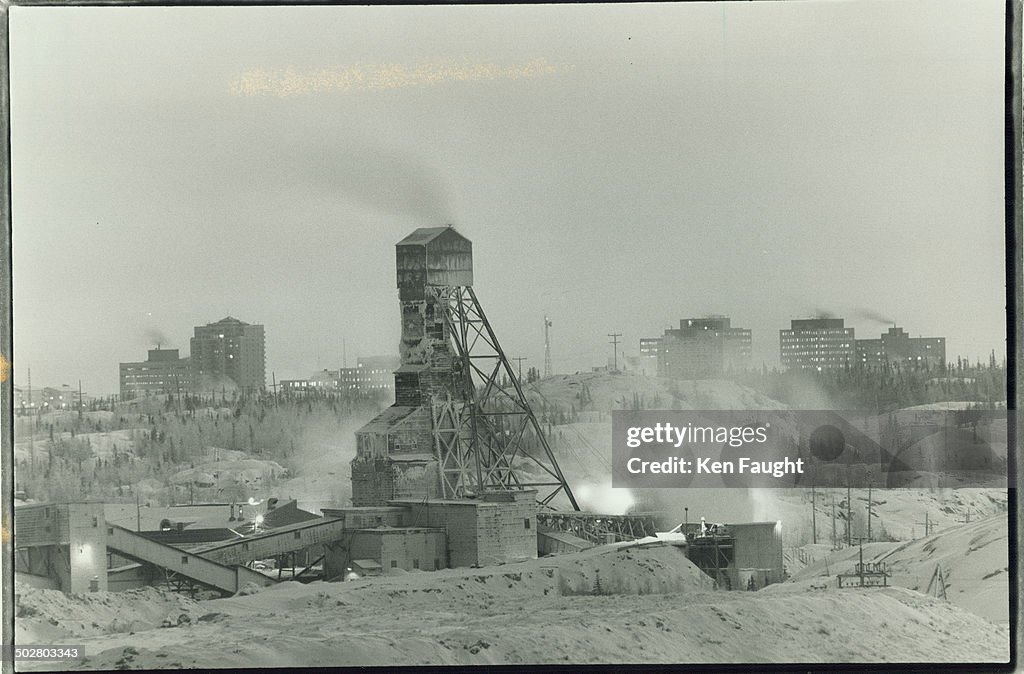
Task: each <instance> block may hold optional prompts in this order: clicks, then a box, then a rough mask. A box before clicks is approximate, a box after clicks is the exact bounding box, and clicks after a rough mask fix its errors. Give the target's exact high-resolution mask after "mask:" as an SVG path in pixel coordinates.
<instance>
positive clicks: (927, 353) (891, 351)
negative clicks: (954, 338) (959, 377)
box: [856, 325, 946, 370]
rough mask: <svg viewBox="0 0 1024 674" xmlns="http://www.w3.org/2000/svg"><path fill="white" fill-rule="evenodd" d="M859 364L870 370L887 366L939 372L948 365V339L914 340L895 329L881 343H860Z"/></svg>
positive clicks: (877, 340)
mask: <svg viewBox="0 0 1024 674" xmlns="http://www.w3.org/2000/svg"><path fill="white" fill-rule="evenodd" d="M856 344H857V362H858V363H860V364H861V365H864V366H867V367H880V366H882V365H883V364H885V363H890V364H895V363H900V364H903V365H910V366H912V367H915V368H917V367H923V368H926V369H929V370H931V369H935V368H938V367H942V366H943V365H945V363H946V338H945V337H911V336H910V335H908V334H907V333H906V332H904V331H903V328H898V327H896V326H895V325H894V326H893V327H891V328H889V330H888V331H887V332H885V333H884V334H882V336H881V337H880V338H879V339H858V340H856Z"/></svg>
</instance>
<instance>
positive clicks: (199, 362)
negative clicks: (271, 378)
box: [190, 316, 266, 392]
mask: <svg viewBox="0 0 1024 674" xmlns="http://www.w3.org/2000/svg"><path fill="white" fill-rule="evenodd" d="M190 346H191V356H192V367H193V371H194V372H195V375H196V377H197V378H202V377H204V376H207V377H218V376H222V377H228V378H230V379H231V380H232V381H234V382H235V384H236V385H237V386H238V388H239V389H241V390H242V391H245V392H256V391H260V390H262V389H263V387H264V386H265V385H266V354H265V349H264V334H263V326H262V325H251V324H249V323H246V322H244V321H240V320H238V319H237V318H233V317H231V316H227V317H225V318H222V319H221V320H219V321H217V322H215V323H208V324H206V325H200V326H196V327H195V330H194V336H193V337H192V340H191V342H190Z"/></svg>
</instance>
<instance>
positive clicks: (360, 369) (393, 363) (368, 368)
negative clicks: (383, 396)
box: [338, 356, 401, 393]
mask: <svg viewBox="0 0 1024 674" xmlns="http://www.w3.org/2000/svg"><path fill="white" fill-rule="evenodd" d="M399 365H401V361H400V360H399V359H398V357H397V356H365V357H364V356H360V357H359V358H358V359H357V361H356V366H355V367H343V368H341V370H339V371H338V388H339V389H341V390H342V391H358V392H361V393H367V392H371V391H393V390H394V389H395V379H394V377H395V370H397V369H398V367H399Z"/></svg>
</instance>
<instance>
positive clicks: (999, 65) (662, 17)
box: [10, 0, 1006, 395]
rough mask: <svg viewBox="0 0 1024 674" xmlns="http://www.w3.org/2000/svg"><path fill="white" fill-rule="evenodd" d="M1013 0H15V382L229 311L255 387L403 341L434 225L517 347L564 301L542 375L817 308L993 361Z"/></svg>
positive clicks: (998, 341)
mask: <svg viewBox="0 0 1024 674" xmlns="http://www.w3.org/2000/svg"><path fill="white" fill-rule="evenodd" d="M1004 10H1005V5H1004V3H1001V2H996V1H994V0H992V1H986V0H979V1H975V0H971V1H959V0H957V1H954V0H938V1H935V2H914V1H908V2H898V3H893V2H873V1H869V0H864V1H854V2H813V1H811V2H800V3H775V2H765V3H758V2H754V3H681V4H638V5H537V6H531V5H508V6H474V5H467V6H405V7H398V6H395V7H386V6H385V7H129V8H126V7H88V8H86V7H12V8H10V30H11V45H10V54H11V118H12V122H11V142H12V168H13V173H12V205H13V210H12V214H13V241H12V245H13V278H14V286H13V291H14V330H15V334H14V339H15V354H14V355H15V358H14V368H15V370H14V376H15V385H17V386H23V385H25V383H26V382H25V376H26V373H27V369H28V368H30V367H31V368H32V382H33V385H34V386H41V385H60V384H64V383H66V384H70V385H73V386H77V382H78V380H79V379H80V380H82V382H83V388H84V389H85V391H86V392H87V393H88V394H92V395H105V394H109V393H114V392H116V391H117V389H118V385H117V380H118V363H119V362H127V361H138V360H143V359H144V358H145V355H146V350H147V349H149V348H153V345H154V343H155V342H154V340H153V339H152V338H153V337H154V335H156V333H162V335H163V337H165V338H166V339H167V341H166V342H163V343H162V346H163V347H165V348H178V349H179V350H180V351H181V352H182V354H183V355H184V354H185V353H187V352H188V340H189V338H190V337H191V335H192V328H193V326H196V325H204V324H206V323H210V322H213V321H216V320H219V319H221V318H224V317H225V316H227V315H231V316H234V317H236V318H239V319H241V320H243V321H246V322H249V323H262V324H263V325H264V326H265V327H266V351H267V380H268V383H269V382H270V376H271V372H274V373H276V376H277V378H278V379H279V380H280V379H288V378H300V377H305V376H308V375H309V374H310V373H311V372H312V371H314V370H316V369H318V368H329V369H335V368H337V367H339V366H341V365H342V358H343V351H344V352H345V354H346V355H347V360H348V364H349V365H352V364H354V362H355V358H356V357H357V356H360V355H363V356H368V355H387V354H397V351H398V339H399V333H400V331H399V324H398V323H399V311H398V298H397V291H396V289H395V272H394V244H395V243H396V242H397V241H398V240H399V239H401V238H402V237H404V236H405V235H406V234H408V233H409V232H410V231H412V230H413V229H415V228H417V227H425V226H434V225H440V224H448V223H450V224H453V225H454V226H455V227H456V228H457V229H458V230H459V231H460V232H462V233H463V234H464V235H466V236H467V237H468V238H470V239H471V240H472V241H473V246H474V262H475V284H474V288H475V290H476V292H477V295H478V296H479V298H480V301H481V303H482V305H483V308H484V310H485V311H486V312H487V314H488V317H489V319H490V320H491V322H492V324H493V326H494V328H495V330H496V332H497V334H498V338H499V339H500V340H501V342H502V346H503V347H504V349H505V351H506V352H507V353H508V354H509V355H510V356H524V357H526V358H528V360H527V361H525V362H524V363H523V368H524V371H525V369H526V368H528V367H530V366H534V367H537V368H538V369H543V362H544V326H543V318H544V316H545V314H546V315H548V316H549V317H550V318H551V320H552V322H553V326H552V331H551V335H552V360H553V365H554V369H555V371H556V372H575V371H577V370H586V369H590V367H592V366H597V365H601V364H603V363H604V362H605V360H606V358H608V357H610V356H611V353H612V347H611V345H610V344H608V341H609V340H608V338H607V336H606V335H607V334H608V333H612V332H615V333H622V334H623V337H622V338H621V344H620V347H619V348H620V354H621V353H623V352H625V353H626V354H627V355H635V354H636V353H637V351H638V346H639V340H640V338H641V337H657V336H660V335H661V334H662V331H663V330H664V329H665V328H666V327H671V326H674V325H677V324H678V321H679V319H681V318H687V317H697V316H703V315H707V314H721V315H726V316H729V317H730V318H731V319H732V323H733V325H734V326H738V327H744V328H750V329H751V330H752V331H753V363H754V364H755V365H756V366H759V365H760V363H761V362H762V361H764V362H766V363H767V365H768V366H769V367H773V366H777V365H778V358H779V356H778V339H779V333H778V331H779V330H780V329H782V328H785V327H788V326H789V321H790V320H791V319H793V318H804V317H811V316H815V315H819V314H821V313H823V312H827V313H829V314H832V315H835V316H839V317H844V318H846V319H847V325H848V326H851V327H854V328H855V329H856V332H857V337H858V338H871V337H877V336H878V335H879V334H880V333H882V332H884V331H885V330H886V328H887V325H891V323H888V322H887V321H883V320H882V319H891V320H892V321H894V322H895V323H896V324H898V325H899V326H901V327H903V328H904V329H905V330H906V331H907V332H908V333H910V334H912V335H913V336H918V335H924V336H929V337H931V336H938V337H946V340H947V356H948V358H949V359H951V360H954V361H955V359H956V357H957V355H963V356H965V357H968V358H969V359H970V360H971V361H974V360H982V361H987V359H988V355H989V353H990V352H991V351H992V350H995V352H996V355H997V358H999V359H1002V358H1003V356H1004V355H1005V354H1006V343H1005V336H1006V335H1005V321H1006V314H1005V304H1006V294H1005V286H1004V283H1005V267H1004V263H1005V252H1004V231H1005V230H1004V220H1003V63H1004V43H1003V30H1004V21H1003V12H1004ZM343 344H344V347H343Z"/></svg>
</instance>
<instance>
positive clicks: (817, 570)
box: [776, 514, 1010, 624]
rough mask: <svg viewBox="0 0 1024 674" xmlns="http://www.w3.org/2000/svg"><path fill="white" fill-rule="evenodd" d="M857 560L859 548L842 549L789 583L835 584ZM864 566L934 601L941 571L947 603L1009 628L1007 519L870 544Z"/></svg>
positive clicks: (994, 518) (817, 562) (937, 593)
mask: <svg viewBox="0 0 1024 674" xmlns="http://www.w3.org/2000/svg"><path fill="white" fill-rule="evenodd" d="M859 556H860V550H859V548H858V546H853V547H850V548H844V549H843V550H839V551H836V552H834V553H831V554H829V555H827V556H824V557H822V558H821V559H819V560H818V561H816V562H815V563H813V564H810V565H808V566H807V567H806V568H804V569H802V570H800V571H799V572H797V573H794V574H793V578H792V580H793V581H794V582H802V581H821V580H827V581H830V582H832V583H833V584H834V583H835V575H836V574H837V573H841V572H849V571H851V570H852V568H853V566H854V564H855V563H856V562H857V561H858V560H859ZM864 561H865V562H884V563H885V564H886V566H887V569H888V571H889V573H890V574H891V576H890V578H889V580H888V582H889V584H891V585H896V586H899V587H905V588H909V589H912V590H918V591H920V592H922V593H924V592H928V593H929V594H931V595H932V596H936V597H938V596H940V595H941V594H942V592H941V590H940V588H939V583H938V575H937V570H938V571H941V574H942V580H943V582H944V585H945V600H946V601H948V602H949V603H951V604H954V605H956V606H959V607H961V608H963V609H965V610H967V611H970V612H971V613H974V614H976V615H979V616H981V617H983V618H986V619H988V620H991V621H992V622H996V623H1002V624H1008V622H1009V619H1010V614H1009V596H1010V585H1009V521H1008V518H1007V516H1006V515H1005V514H1003V515H995V516H991V517H987V518H985V519H982V520H977V521H973V522H971V523H970V524H961V525H958V526H954V527H950V528H947V529H944V530H942V531H939V532H937V533H934V534H932V535H930V536H928V537H926V538H925V537H922V538H919V539H917V540H915V541H909V542H906V543H868V544H866V545H864ZM933 577H934V580H933ZM929 585H930V586H931V588H929ZM780 589H781V588H776V590H780Z"/></svg>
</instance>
